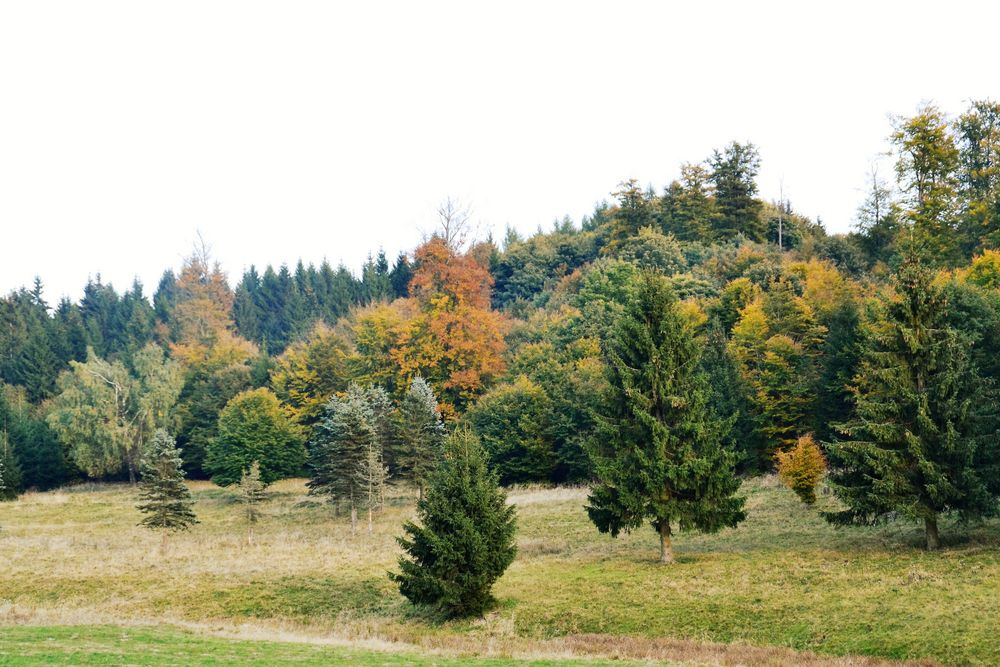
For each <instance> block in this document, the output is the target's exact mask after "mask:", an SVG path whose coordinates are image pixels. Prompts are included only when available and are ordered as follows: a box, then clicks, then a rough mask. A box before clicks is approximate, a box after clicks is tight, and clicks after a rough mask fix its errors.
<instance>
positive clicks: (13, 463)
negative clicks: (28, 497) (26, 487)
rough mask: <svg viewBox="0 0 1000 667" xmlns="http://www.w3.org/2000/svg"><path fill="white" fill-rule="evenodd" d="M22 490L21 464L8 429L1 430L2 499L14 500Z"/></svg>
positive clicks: (0, 480)
mask: <svg viewBox="0 0 1000 667" xmlns="http://www.w3.org/2000/svg"><path fill="white" fill-rule="evenodd" d="M20 492H21V466H20V465H18V462H17V458H16V457H15V456H14V448H13V447H11V446H10V439H9V438H8V437H7V432H6V431H0V500H14V499H15V498H17V496H18V494H19V493H20Z"/></svg>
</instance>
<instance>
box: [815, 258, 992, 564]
mask: <svg viewBox="0 0 1000 667" xmlns="http://www.w3.org/2000/svg"><path fill="white" fill-rule="evenodd" d="M880 306H881V307H880V309H879V312H878V313H877V316H876V318H875V319H874V321H873V322H872V323H871V326H870V333H869V336H868V340H867V341H866V342H867V345H866V350H865V354H864V358H863V361H862V364H861V367H860V369H859V372H858V375H857V377H856V379H855V385H856V388H855V395H856V399H855V409H854V412H853V414H852V416H851V419H850V420H848V421H847V422H846V423H844V424H842V425H840V426H839V429H840V431H841V432H842V433H843V435H844V436H845V439H844V440H842V441H838V442H836V443H834V444H833V445H831V447H830V452H829V453H830V457H831V461H832V463H833V464H834V469H833V473H832V475H831V482H832V486H833V489H834V491H835V492H836V494H837V496H838V497H839V498H840V499H841V500H842V501H843V502H844V503H845V505H846V506H847V508H846V509H844V510H843V511H840V512H834V513H831V514H828V518H829V519H830V520H832V521H835V522H841V523H847V522H850V523H862V524H870V523H875V522H877V521H880V520H884V519H886V518H887V517H889V516H892V515H895V514H902V515H904V516H908V517H911V518H913V519H916V520H922V521H923V522H924V528H925V533H926V542H927V548H928V549H936V548H938V547H939V546H940V539H939V537H938V524H937V522H938V518H939V517H940V516H941V515H942V514H945V513H949V512H955V513H957V514H958V515H959V516H960V517H962V518H974V517H981V516H990V515H993V514H996V512H997V510H998V503H997V496H998V493H1000V457H998V456H997V454H998V451H997V450H998V448H997V442H998V440H997V412H998V406H997V401H996V394H995V392H994V390H993V387H992V385H991V383H989V382H986V381H984V380H983V379H982V378H981V377H980V376H979V373H978V369H977V368H976V366H975V364H974V363H972V361H971V358H970V353H969V342H970V341H969V340H968V339H967V338H966V337H965V336H963V335H962V333H961V332H959V331H958V330H956V329H954V328H952V327H950V326H948V324H947V321H946V317H945V315H946V312H947V311H946V309H947V303H946V301H945V300H944V298H943V292H942V290H941V288H940V287H939V286H937V285H935V284H934V283H933V276H932V274H931V273H930V272H929V271H928V270H927V269H926V268H925V267H923V266H922V265H921V263H920V262H919V261H918V260H917V259H915V258H913V257H910V258H907V259H906V261H905V262H904V263H903V265H902V266H901V267H900V270H899V272H898V274H897V275H896V278H895V293H894V294H892V295H891V296H888V297H885V298H884V299H883V301H882V303H881V304H880Z"/></svg>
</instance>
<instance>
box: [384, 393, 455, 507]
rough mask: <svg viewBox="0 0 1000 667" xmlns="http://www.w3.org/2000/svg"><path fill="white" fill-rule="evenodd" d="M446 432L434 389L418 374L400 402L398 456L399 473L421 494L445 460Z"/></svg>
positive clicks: (397, 430) (397, 431)
mask: <svg viewBox="0 0 1000 667" xmlns="http://www.w3.org/2000/svg"><path fill="white" fill-rule="evenodd" d="M446 435H447V431H446V430H445V427H444V422H442V421H441V411H440V410H439V409H438V405H437V399H436V398H435V397H434V390H433V389H431V386H430V385H429V384H427V382H426V381H424V379H423V378H422V377H420V376H419V375H418V376H417V377H415V378H413V382H411V383H410V388H409V389H408V390H407V392H406V394H405V395H404V396H403V399H402V400H401V401H400V404H399V411H398V413H397V418H396V438H397V444H396V447H397V449H396V455H395V457H394V458H395V463H396V467H397V470H398V473H397V474H398V476H399V477H400V478H402V479H407V480H409V481H411V482H413V483H414V484H416V485H417V488H418V489H419V493H420V496H421V497H423V492H424V487H425V486H426V484H427V478H428V477H429V476H430V473H431V471H433V470H434V468H435V467H437V464H438V461H440V459H441V456H442V453H443V446H444V440H445V437H446Z"/></svg>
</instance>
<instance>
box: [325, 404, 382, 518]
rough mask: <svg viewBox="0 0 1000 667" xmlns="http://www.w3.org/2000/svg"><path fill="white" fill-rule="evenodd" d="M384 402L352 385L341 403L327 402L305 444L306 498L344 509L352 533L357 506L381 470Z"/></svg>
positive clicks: (364, 497) (364, 498) (364, 499)
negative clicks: (307, 461)
mask: <svg viewBox="0 0 1000 667" xmlns="http://www.w3.org/2000/svg"><path fill="white" fill-rule="evenodd" d="M387 402H388V401H387V397H386V396H385V393H384V392H378V391H372V390H371V389H368V388H363V387H360V386H359V385H357V384H352V385H351V386H350V388H348V390H347V393H346V394H345V395H344V396H343V397H336V396H335V397H334V398H332V399H330V402H329V403H328V404H327V406H326V416H325V418H324V419H323V420H322V421H321V422H320V423H319V424H318V425H317V427H316V431H315V435H314V436H313V440H312V442H311V443H310V466H311V468H312V476H311V478H310V480H309V482H308V486H309V493H310V495H319V496H325V497H326V498H327V500H328V501H329V502H330V503H331V504H333V505H334V506H335V507H338V508H339V507H340V506H344V505H346V506H347V507H348V508H349V510H350V513H351V529H352V531H353V530H355V529H356V526H357V509H358V506H359V505H361V504H362V503H364V502H365V501H366V498H368V497H369V496H368V495H367V494H368V491H369V490H370V488H371V487H370V484H374V483H375V482H376V481H377V479H376V478H377V477H378V474H377V473H378V470H380V469H381V468H379V466H383V465H384V464H383V463H382V457H383V453H382V452H383V447H384V444H383V440H382V437H383V436H384V434H385V430H384V428H385V427H384V424H383V423H382V422H383V420H385V421H388V414H386V412H385V410H386V407H387ZM382 482H383V483H384V478H383V479H382Z"/></svg>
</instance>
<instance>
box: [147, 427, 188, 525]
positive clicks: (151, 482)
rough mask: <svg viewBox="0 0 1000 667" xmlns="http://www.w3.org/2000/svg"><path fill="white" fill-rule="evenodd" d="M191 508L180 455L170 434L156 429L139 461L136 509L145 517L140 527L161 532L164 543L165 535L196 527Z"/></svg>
mask: <svg viewBox="0 0 1000 667" xmlns="http://www.w3.org/2000/svg"><path fill="white" fill-rule="evenodd" d="M193 505H194V499H193V498H192V497H191V491H190V490H189V489H188V487H187V485H186V484H185V483H184V471H183V470H182V469H181V454H180V451H179V450H178V449H177V446H176V444H175V442H174V439H173V438H172V437H170V434H169V433H167V432H166V431H165V430H163V429H158V430H157V431H156V433H154V434H153V441H152V443H151V446H150V450H149V453H148V454H147V455H146V457H145V458H144V459H143V461H142V480H141V481H140V483H139V504H138V505H137V506H136V508H137V509H138V510H139V511H140V512H142V513H143V514H145V515H146V516H145V518H143V520H142V521H141V522H140V525H143V526H146V527H147V528H150V529H152V530H161V531H163V533H164V540H166V533H167V532H171V531H179V530H187V529H188V528H189V527H190V526H191V524H194V523H198V519H197V518H196V517H195V514H194V510H193V509H192V507H193Z"/></svg>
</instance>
